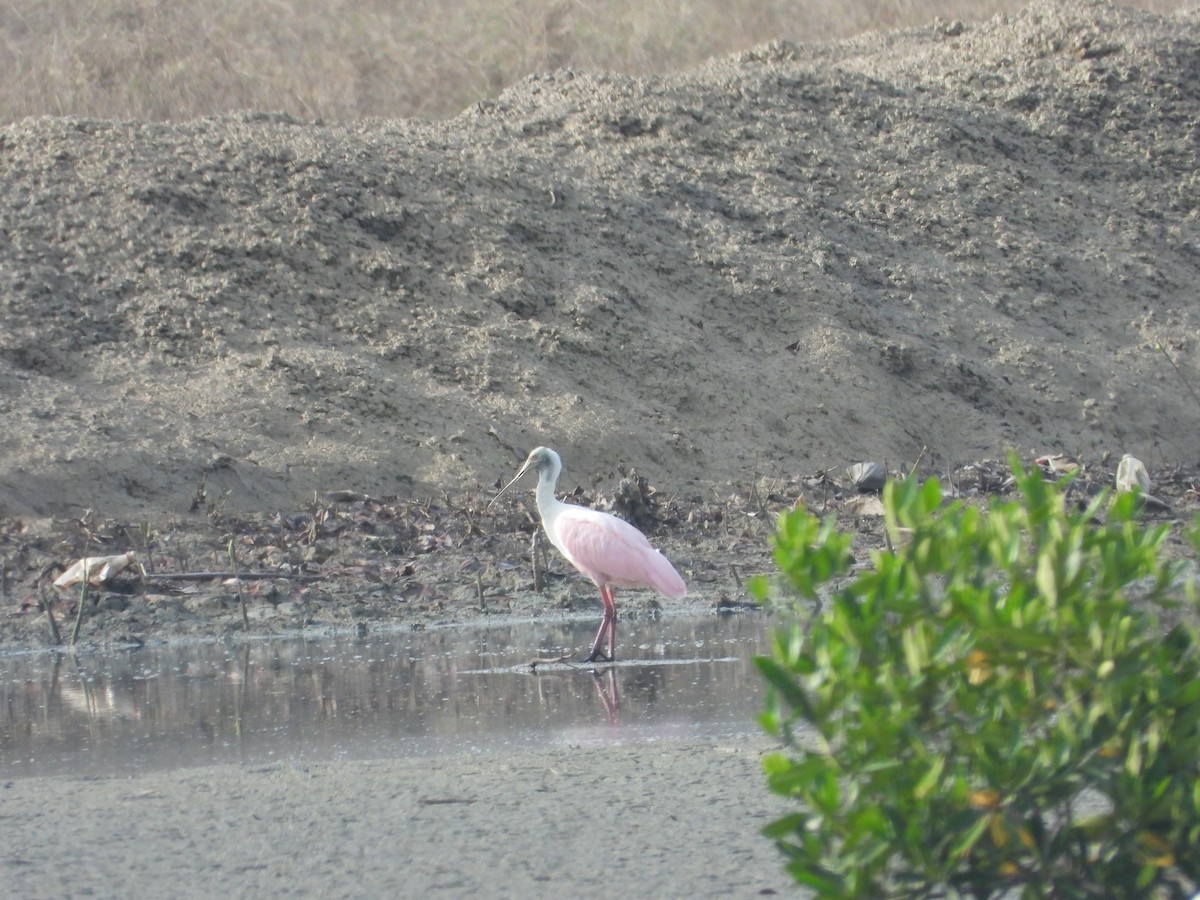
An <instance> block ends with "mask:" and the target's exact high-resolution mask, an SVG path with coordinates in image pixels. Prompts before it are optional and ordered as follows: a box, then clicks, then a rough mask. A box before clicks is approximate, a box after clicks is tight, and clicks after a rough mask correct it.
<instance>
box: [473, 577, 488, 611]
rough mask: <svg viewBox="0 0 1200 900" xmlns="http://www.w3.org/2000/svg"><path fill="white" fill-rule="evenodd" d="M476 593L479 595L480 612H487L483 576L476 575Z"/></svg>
mask: <svg viewBox="0 0 1200 900" xmlns="http://www.w3.org/2000/svg"><path fill="white" fill-rule="evenodd" d="M475 592H476V593H477V594H479V611H480V612H487V603H486V602H485V601H484V599H483V576H482V575H480V574H479V573H478V572H476V573H475Z"/></svg>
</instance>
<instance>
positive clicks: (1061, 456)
mask: <svg viewBox="0 0 1200 900" xmlns="http://www.w3.org/2000/svg"><path fill="white" fill-rule="evenodd" d="M1034 462H1035V463H1036V464H1037V465H1038V467H1039V468H1041V470H1042V471H1043V472H1045V473H1046V475H1047V476H1049V477H1050V478H1051V479H1053V480H1055V481H1057V480H1058V479H1059V478H1064V477H1066V476H1067V475H1078V474H1079V473H1080V472H1081V471H1083V466H1082V465H1080V462H1079V460H1077V459H1076V458H1075V457H1073V456H1071V455H1069V454H1067V453H1052V454H1050V455H1049V456H1039V457H1038V458H1037V459H1035V460H1034Z"/></svg>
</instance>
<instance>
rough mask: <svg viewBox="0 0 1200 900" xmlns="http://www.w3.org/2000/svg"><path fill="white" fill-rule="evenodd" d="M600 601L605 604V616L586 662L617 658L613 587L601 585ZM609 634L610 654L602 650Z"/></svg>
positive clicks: (607, 660) (615, 604) (615, 611)
mask: <svg viewBox="0 0 1200 900" xmlns="http://www.w3.org/2000/svg"><path fill="white" fill-rule="evenodd" d="M600 602H601V603H603V604H604V617H603V618H602V619H601V620H600V630H599V631H597V632H596V640H595V641H594V642H593V643H592V652H591V654H590V655H589V656H588V657H587V659H586V660H584V661H585V662H597V661H599V662H612V661H613V660H615V659H616V658H617V654H616V649H617V603H616V601H615V600H613V595H612V588H610V587H609V586H608V585H606V584H605V585H601V586H600ZM605 633H607V634H608V656H605V655H604V654H603V653H601V652H600V647H601V645H602V644H603V643H604V635H605Z"/></svg>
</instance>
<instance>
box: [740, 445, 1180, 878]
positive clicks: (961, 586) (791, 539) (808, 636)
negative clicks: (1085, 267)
mask: <svg viewBox="0 0 1200 900" xmlns="http://www.w3.org/2000/svg"><path fill="white" fill-rule="evenodd" d="M1014 468H1018V467H1015V466H1014ZM1017 485H1018V489H1019V491H1020V495H1021V499H1020V500H1014V501H1006V502H1001V501H993V502H992V503H991V505H990V507H989V509H988V510H987V511H986V513H985V512H984V511H982V510H980V509H977V508H973V507H970V506H967V505H964V504H961V503H957V502H956V503H952V504H950V505H948V506H945V507H943V503H942V497H941V487H940V485H939V484H938V483H937V481H936V480H931V481H927V482H925V483H924V484H919V483H917V482H916V481H914V480H911V479H910V480H907V481H902V482H895V483H892V484H889V485H888V487H887V489H886V490H885V492H884V504H885V507H886V510H887V519H886V522H887V527H888V531H889V533H890V534H893V535H896V536H899V535H901V534H905V535H906V536H910V538H911V539H910V541H909V542H908V543H907V544H906V545H905V546H903V547H901V548H899V549H898V550H897V552H895V553H894V554H893V553H887V552H882V551H880V552H877V553H875V554H874V555H873V560H872V565H871V566H870V567H869V568H868V569H867V570H865V571H863V572H861V573H860V574H857V575H854V576H851V575H850V574H849V571H848V569H849V557H848V551H849V545H850V540H851V539H850V537H849V536H848V535H843V534H839V533H837V532H836V531H835V530H834V529H833V527H832V526H831V525H830V524H822V523H821V522H820V521H818V520H817V519H816V518H815V517H813V516H812V515H810V514H808V513H806V512H804V511H797V512H794V513H790V514H788V515H785V516H784V517H783V518H782V520H781V522H780V525H779V530H778V533H777V535H776V538H775V543H776V548H775V556H776V560H777V562H778V564H779V567H780V569H781V570H782V573H783V576H784V581H785V582H786V584H787V585H788V586H789V588H790V594H791V595H792V596H791V599H786V600H780V599H779V598H778V597H776V598H774V601H773V602H774V603H775V604H776V605H777V606H780V605H781V606H783V607H785V608H787V609H789V610H790V614H791V615H792V618H793V622H792V623H791V624H790V625H788V626H786V627H783V628H782V629H780V630H779V631H777V633H776V635H775V637H774V641H773V648H772V655H771V656H770V657H761V658H759V659H758V660H757V663H758V665H759V667H760V669H761V672H762V674H763V675H764V677H765V678H766V680H767V682H768V685H769V688H770V689H769V691H768V700H767V710H766V712H765V713H764V714H763V717H762V720H763V723H764V725H765V727H766V728H767V730H768V731H769V732H771V733H772V734H774V735H777V736H778V737H779V738H780V739H781V740H782V741H783V743H784V745H785V747H786V749H787V752H785V753H778V754H773V755H771V756H770V757H769V758H768V759H767V760H766V771H767V776H768V781H769V784H770V787H771V789H772V790H773V791H775V792H777V793H779V794H782V795H784V796H786V797H789V798H794V799H795V800H796V801H798V807H799V808H798V811H796V812H795V813H793V814H791V815H787V816H785V817H783V818H781V819H779V820H778V821H776V822H773V823H772V824H771V825H770V826H768V827H767V828H766V829H765V833H766V834H767V835H768V836H769V837H771V838H773V839H774V840H775V841H776V842H777V844H778V846H779V847H780V849H781V850H782V851H783V853H784V854H785V855H786V858H787V868H788V870H789V871H790V872H791V874H792V875H793V876H794V877H795V878H796V880H797V881H798V882H800V883H802V884H804V885H807V886H808V887H810V888H812V889H814V890H815V891H816V893H817V894H818V895H819V896H822V897H872V898H875V897H884V896H898V897H945V896H951V897H953V896H968V897H994V896H1000V895H1005V894H1007V896H1022V897H1039V898H1040V897H1146V896H1172V897H1189V896H1191V895H1192V893H1194V891H1195V890H1196V885H1197V882H1198V881H1200V783H1198V778H1197V776H1198V775H1200V656H1198V652H1197V650H1198V648H1197V641H1196V636H1195V633H1194V632H1193V631H1192V630H1191V629H1190V628H1189V627H1188V626H1187V625H1185V624H1182V617H1181V610H1180V608H1179V607H1180V602H1179V601H1180V600H1182V599H1183V595H1184V594H1185V593H1186V594H1187V597H1188V600H1189V601H1190V602H1191V603H1194V599H1195V598H1194V582H1193V581H1191V580H1189V581H1188V582H1187V584H1186V586H1185V584H1184V580H1183V579H1182V578H1181V570H1180V567H1179V565H1176V564H1166V563H1164V562H1163V561H1162V560H1160V558H1159V550H1160V545H1161V544H1162V542H1163V540H1164V538H1165V536H1166V534H1167V527H1166V526H1162V527H1155V528H1146V527H1143V526H1141V525H1140V524H1139V523H1138V522H1137V521H1136V518H1135V504H1136V498H1134V497H1132V496H1124V497H1120V498H1118V499H1117V500H1116V501H1115V502H1114V503H1113V504H1112V506H1111V508H1109V509H1108V510H1107V512H1106V515H1105V522H1104V524H1098V523H1096V521H1095V518H1094V517H1095V516H1096V515H1097V514H1099V513H1100V511H1101V510H1102V509H1103V506H1101V504H1102V503H1104V504H1107V503H1108V499H1107V498H1101V499H1098V500H1097V501H1096V502H1095V503H1094V504H1093V506H1092V507H1091V508H1090V509H1088V510H1087V511H1083V512H1068V511H1065V510H1064V506H1063V500H1062V497H1061V492H1060V490H1059V489H1058V488H1057V487H1056V486H1055V485H1052V484H1047V483H1046V482H1044V481H1043V480H1042V478H1041V475H1040V473H1038V472H1036V471H1033V472H1028V473H1026V472H1023V471H1019V470H1018V472H1017ZM903 529H911V533H910V534H909V533H908V532H906V531H902V530H903ZM1192 540H1193V543H1195V544H1197V545H1200V526H1198V527H1197V528H1196V529H1195V531H1194V532H1193V533H1192ZM823 586H828V588H827V589H826V590H821V589H822V587H823ZM829 588H831V590H830V589H829ZM754 589H755V591H756V593H758V595H759V596H760V597H761V598H764V599H765V598H766V597H767V595H768V594H770V593H772V592H771V591H770V589H769V587H768V583H767V582H766V580H765V579H761V578H760V579H758V580H756V582H755V585H754ZM818 591H821V596H822V598H823V599H822V600H821V601H820V606H819V610H818V611H817V612H815V613H809V612H807V610H810V609H811V608H812V604H813V602H814V601H816V600H817V598H818ZM794 595H799V596H798V597H796V596H794ZM1160 616H1163V617H1164V618H1168V617H1169V618H1170V619H1171V620H1174V621H1176V622H1177V624H1174V625H1173V626H1171V627H1169V628H1168V627H1166V626H1164V625H1160V624H1159V623H1160Z"/></svg>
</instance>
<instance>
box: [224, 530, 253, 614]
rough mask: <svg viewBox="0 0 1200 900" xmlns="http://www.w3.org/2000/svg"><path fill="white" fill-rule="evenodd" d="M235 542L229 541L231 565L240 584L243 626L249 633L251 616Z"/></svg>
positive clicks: (238, 590)
mask: <svg viewBox="0 0 1200 900" xmlns="http://www.w3.org/2000/svg"><path fill="white" fill-rule="evenodd" d="M233 541H234V539H233V538H232V537H231V538H230V539H229V548H228V549H229V564H230V565H231V566H232V567H233V577H234V578H236V579H237V583H238V584H237V595H238V605H239V606H240V607H241V608H242V625H243V626H245V628H246V630H247V631H249V630H250V614H249V613H248V612H246V595H245V594H244V593H242V579H241V576H240V575H238V570H237V569H238V563H237V548H236V547H234V545H233Z"/></svg>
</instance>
